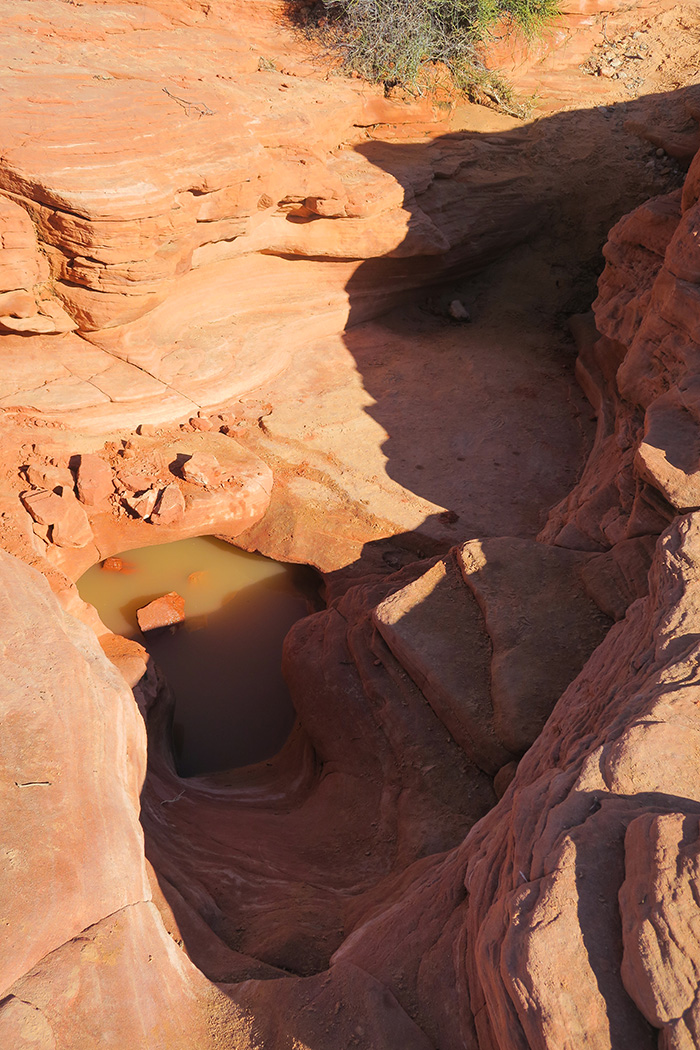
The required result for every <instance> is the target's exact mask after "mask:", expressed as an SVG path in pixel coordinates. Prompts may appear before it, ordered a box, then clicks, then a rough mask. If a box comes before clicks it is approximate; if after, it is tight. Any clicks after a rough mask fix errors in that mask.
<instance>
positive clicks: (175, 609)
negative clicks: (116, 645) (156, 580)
mask: <svg viewBox="0 0 700 1050" xmlns="http://www.w3.org/2000/svg"><path fill="white" fill-rule="evenodd" d="M136 619H137V620H138V624H139V627H140V628H141V630H142V631H143V632H144V634H145V633H146V631H157V630H160V629H161V628H163V627H174V626H175V625H176V624H178V623H183V621H184V619H185V599H184V598H183V597H181V596H180V595H179V594H178V593H177V592H176V591H170V593H169V594H163V595H161V597H160V598H156V599H154V601H152V602H149V603H148V605H144V606H143V607H142V608H141V609H139V610H138V611H137V613H136Z"/></svg>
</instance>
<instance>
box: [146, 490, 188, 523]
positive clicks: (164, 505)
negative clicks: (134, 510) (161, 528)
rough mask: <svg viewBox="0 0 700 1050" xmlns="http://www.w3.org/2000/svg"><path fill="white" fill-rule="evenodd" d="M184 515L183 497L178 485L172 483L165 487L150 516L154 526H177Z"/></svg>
mask: <svg viewBox="0 0 700 1050" xmlns="http://www.w3.org/2000/svg"><path fill="white" fill-rule="evenodd" d="M184 515H185V497H184V496H183V495H182V493H181V492H180V487H179V485H176V484H175V483H174V482H173V483H172V484H171V485H166V486H165V488H164V489H162V490H161V493H160V495H159V496H158V501H157V503H156V505H155V508H154V510H153V513H152V514H151V521H152V522H153V524H154V525H177V523H178V522H179V521H181V520H182V518H183V517H184Z"/></svg>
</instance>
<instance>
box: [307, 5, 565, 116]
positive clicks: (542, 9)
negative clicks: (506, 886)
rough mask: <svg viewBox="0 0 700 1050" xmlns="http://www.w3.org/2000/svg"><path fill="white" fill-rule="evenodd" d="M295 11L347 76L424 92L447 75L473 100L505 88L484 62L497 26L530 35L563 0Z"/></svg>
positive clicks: (313, 7)
mask: <svg viewBox="0 0 700 1050" xmlns="http://www.w3.org/2000/svg"><path fill="white" fill-rule="evenodd" d="M292 6H293V7H296V10H297V13H299V11H301V12H302V20H303V21H304V23H305V24H306V26H307V29H308V30H310V31H311V32H312V34H313V35H314V36H315V37H316V39H317V40H320V41H321V42H322V44H323V46H324V47H325V48H326V50H328V51H330V52H332V53H334V54H336V55H338V56H339V57H340V62H341V66H342V68H343V69H344V70H345V71H346V72H355V73H358V74H360V75H361V76H363V77H365V78H366V79H368V80H371V81H374V82H378V83H384V84H385V85H387V87H395V86H401V87H404V88H406V89H408V90H409V91H411V92H413V93H421V92H422V91H423V90H425V89H426V88H429V87H434V86H435V84H436V83H440V81H441V80H442V81H443V82H444V76H441V74H442V72H443V71H444V70H447V71H448V74H449V77H450V78H451V81H452V84H453V86H454V87H456V88H457V90H458V91H460V92H463V93H466V94H470V93H471V91H472V88H473V87H474V86H477V87H484V86H487V85H489V84H491V85H492V86H493V87H494V88H495V87H496V86H497V85H498V79H497V78H496V77H494V76H493V75H492V74H489V73H488V72H487V70H486V69H485V67H484V65H483V62H482V61H481V59H480V57H479V46H480V45H481V44H483V43H484V41H486V40H487V38H488V35H489V31H490V30H492V29H493V27H494V26H495V25H496V24H497V23H500V24H503V23H504V22H505V24H506V25H507V26H510V27H512V28H517V29H520V30H521V31H522V32H523V33H524V34H525V35H526V36H528V37H531V36H533V35H536V34H537V33H539V32H541V31H542V29H543V28H544V27H545V26H546V24H547V23H548V22H549V21H550V20H551V19H552V18H554V17H555V16H556V15H557V13H558V9H559V8H558V0H319V2H317V3H308V2H306V3H304V2H302V3H301V4H296V5H294V4H293V5H292ZM500 90H501V92H502V91H503V85H502V84H501V85H500ZM496 97H497V99H498V101H500V98H498V95H497V96H496Z"/></svg>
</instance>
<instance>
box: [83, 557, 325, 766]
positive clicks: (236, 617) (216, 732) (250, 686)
mask: <svg viewBox="0 0 700 1050" xmlns="http://www.w3.org/2000/svg"><path fill="white" fill-rule="evenodd" d="M121 557H122V560H123V562H124V565H125V571H123V572H106V571H105V570H104V569H102V567H101V566H99V565H96V566H93V568H91V569H89V570H88V572H86V573H85V575H84V576H82V578H81V579H80V580H79V581H78V590H79V591H80V594H81V596H82V598H84V599H85V601H88V602H90V603H91V604H92V605H94V606H95V608H96V609H97V611H98V613H99V614H100V617H101V619H102V621H103V622H104V623H105V624H106V626H107V627H109V628H110V629H111V630H112V631H114V632H115V633H116V634H122V635H125V636H126V637H129V638H136V639H138V640H139V641H140V642H141V643H142V644H143V645H145V646H146V648H147V649H148V651H149V653H150V654H151V656H153V658H154V660H155V661H156V662H157V663H158V665H159V666H160V667H161V668H162V670H163V671H164V672H165V674H166V676H167V679H168V682H169V684H170V687H171V689H172V691H173V693H174V695H175V757H176V762H177V766H178V770H179V772H180V773H181V775H183V776H192V775H194V774H197V773H205V772H214V771H216V770H222V769H231V768H233V767H236V766H242V765H247V764H249V763H251V762H258V761H261V760H262V759H265V758H269V757H270V756H271V755H273V754H275V753H276V752H277V751H278V750H279V748H280V747H281V746H282V744H283V743H284V741H285V740H286V738H287V736H288V735H289V732H290V730H291V728H292V725H293V724H294V708H293V706H292V702H291V699H290V697H289V692H288V690H287V687H286V685H285V682H284V679H283V678H282V673H281V670H280V661H281V654H282V643H283V641H284V637H285V635H286V634H287V632H288V630H289V628H290V627H291V626H292V624H293V623H295V621H296V620H298V619H300V618H301V617H302V616H305V615H306V614H307V613H308V612H309V611H311V606H310V599H311V592H310V590H309V584H310V581H309V577H308V575H305V574H304V570H303V569H302V570H300V569H299V567H296V566H286V565H281V564H279V563H278V562H274V561H270V560H269V559H268V558H263V557H261V556H260V555H256V554H247V553H246V552H245V551H240V550H238V549H237V548H235V547H232V546H231V545H230V544H228V543H224V542H223V541H220V540H216V539H214V538H213V537H200V538H197V539H190V540H180V541H179V542H177V543H168V544H163V545H161V546H156V547H144V548H141V549H139V550H134V551H128V552H127V553H126V554H124V555H122V556H121ZM169 591H177V593H178V594H180V595H182V597H183V598H184V599H185V615H186V617H187V619H186V621H185V623H184V624H182V625H181V626H180V627H178V628H175V629H173V630H172V631H168V630H166V631H164V632H155V633H154V632H150V633H149V634H147V635H142V634H141V632H140V631H139V628H138V625H137V622H136V610H137V609H139V608H141V607H142V606H143V605H146V604H147V603H148V602H150V601H152V600H153V599H154V598H157V597H159V596H160V595H162V594H166V593H167V592H169ZM305 594H306V597H305Z"/></svg>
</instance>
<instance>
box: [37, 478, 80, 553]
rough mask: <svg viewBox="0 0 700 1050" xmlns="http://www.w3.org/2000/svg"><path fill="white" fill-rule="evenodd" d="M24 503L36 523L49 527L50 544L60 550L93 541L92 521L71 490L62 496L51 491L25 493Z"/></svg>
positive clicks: (41, 490)
mask: <svg viewBox="0 0 700 1050" xmlns="http://www.w3.org/2000/svg"><path fill="white" fill-rule="evenodd" d="M22 503H23V504H24V506H25V507H26V509H27V510H28V511H29V513H30V514H31V516H32V518H33V519H34V521H36V522H38V523H39V524H40V525H46V526H50V528H51V542H52V543H55V544H56V545H57V546H58V547H85V546H86V545H87V544H88V543H90V542H91V540H92V538H93V535H92V529H91V527H90V522H89V521H88V517H87V514H86V513H85V511H84V510H83V508H82V507H81V506H80V504H79V503H78V501H77V499H76V498H75V496H74V495H73V493H72V491H71V492H67V491H64V492H63V493H62V494H61V495H59V494H58V493H56V492H50V491H49V490H48V489H39V491H38V492H25V493H23V495H22Z"/></svg>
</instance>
